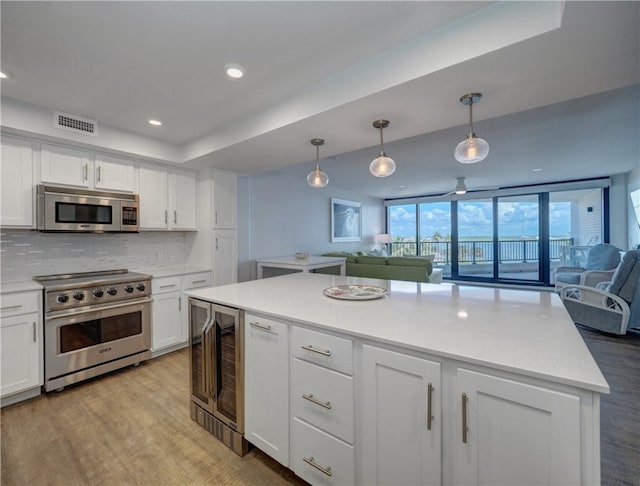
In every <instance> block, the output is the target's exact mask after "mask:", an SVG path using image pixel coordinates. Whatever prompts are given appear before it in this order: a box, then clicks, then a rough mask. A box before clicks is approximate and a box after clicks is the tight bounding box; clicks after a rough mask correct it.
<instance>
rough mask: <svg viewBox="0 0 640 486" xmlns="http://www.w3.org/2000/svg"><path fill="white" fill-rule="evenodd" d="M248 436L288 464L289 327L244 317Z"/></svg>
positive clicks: (256, 318) (256, 444)
mask: <svg viewBox="0 0 640 486" xmlns="http://www.w3.org/2000/svg"><path fill="white" fill-rule="evenodd" d="M244 325H245V350H246V352H245V372H244V373H245V374H244V376H245V383H244V387H245V388H244V392H245V404H246V405H245V437H246V439H247V440H248V441H249V442H251V443H252V444H254V445H255V446H256V447H258V448H259V449H260V450H261V451H263V452H265V453H266V454H268V455H270V456H271V457H273V458H274V459H275V460H276V461H278V462H279V463H280V464H283V465H285V466H288V465H289V344H288V334H287V332H288V326H287V325H286V324H283V323H281V322H276V321H273V320H271V319H264V318H262V317H257V316H253V315H251V314H245V320H244Z"/></svg>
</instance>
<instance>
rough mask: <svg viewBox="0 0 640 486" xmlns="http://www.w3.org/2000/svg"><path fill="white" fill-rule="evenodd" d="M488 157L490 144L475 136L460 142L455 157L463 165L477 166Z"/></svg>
mask: <svg viewBox="0 0 640 486" xmlns="http://www.w3.org/2000/svg"><path fill="white" fill-rule="evenodd" d="M487 155H489V144H488V143H487V141H486V140H484V139H482V138H478V137H476V136H475V134H472V135H471V136H469V137H467V138H465V139H464V140H463V141H462V142H460V143H459V144H458V146H457V147H456V150H455V152H454V157H455V158H456V160H457V161H458V162H460V163H461V164H475V163H476V162H480V161H481V160H484V159H485V158H486V157H487Z"/></svg>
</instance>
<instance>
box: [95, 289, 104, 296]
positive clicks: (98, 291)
mask: <svg viewBox="0 0 640 486" xmlns="http://www.w3.org/2000/svg"><path fill="white" fill-rule="evenodd" d="M103 295H104V290H102V289H97V290H94V291H93V296H94V297H102V296H103Z"/></svg>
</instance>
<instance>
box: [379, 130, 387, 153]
mask: <svg viewBox="0 0 640 486" xmlns="http://www.w3.org/2000/svg"><path fill="white" fill-rule="evenodd" d="M380 155H381V156H383V157H384V156H386V154H385V153H384V142H383V141H382V127H380Z"/></svg>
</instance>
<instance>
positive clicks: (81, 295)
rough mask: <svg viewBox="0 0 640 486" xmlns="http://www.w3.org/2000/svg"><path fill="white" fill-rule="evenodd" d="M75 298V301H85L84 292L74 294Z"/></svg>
mask: <svg viewBox="0 0 640 486" xmlns="http://www.w3.org/2000/svg"><path fill="white" fill-rule="evenodd" d="M73 298H74V299H75V300H78V301H79V300H84V294H83V293H82V292H76V293H75V294H73Z"/></svg>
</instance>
